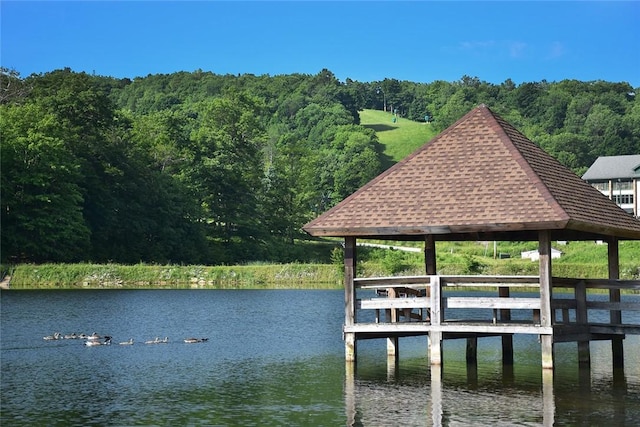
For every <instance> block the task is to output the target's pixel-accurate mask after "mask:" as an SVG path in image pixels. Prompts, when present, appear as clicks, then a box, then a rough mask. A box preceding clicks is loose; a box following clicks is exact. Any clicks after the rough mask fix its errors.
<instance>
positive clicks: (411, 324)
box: [352, 275, 640, 335]
mask: <svg viewBox="0 0 640 427" xmlns="http://www.w3.org/2000/svg"><path fill="white" fill-rule="evenodd" d="M552 284H553V287H554V288H569V289H573V290H574V294H573V297H571V296H570V297H568V298H567V297H566V295H567V294H560V293H559V294H558V295H557V296H555V295H553V296H552V300H551V310H552V313H551V314H552V315H551V319H552V325H553V326H558V328H557V330H556V332H559V333H560V332H563V331H564V332H566V333H567V334H568V335H570V334H571V333H572V332H571V331H570V329H571V328H573V330H574V332H575V330H577V329H576V328H578V329H580V328H582V331H583V332H587V333H593V334H624V333H631V334H640V325H638V324H636V323H637V322H636V323H629V322H627V323H624V322H623V321H622V320H624V319H622V315H621V313H622V311H640V304H639V303H638V302H633V301H624V300H622V301H621V300H620V299H619V298H617V299H616V298H613V300H609V301H603V300H602V298H600V300H595V299H594V298H593V297H591V296H590V295H591V294H592V293H589V292H588V290H589V289H601V290H609V291H614V295H615V291H619V290H622V289H626V290H640V281H637V280H636V281H630V280H607V279H568V278H553V279H552ZM354 286H355V288H356V295H357V297H356V318H355V325H354V328H353V329H352V330H353V331H354V332H358V331H362V332H368V331H374V330H375V331H378V332H381V331H383V330H388V331H397V332H400V331H403V330H407V331H416V332H417V331H424V332H427V331H429V330H434V329H437V330H441V331H442V332H445V333H446V332H452V333H463V332H466V331H477V332H484V333H492V332H495V333H511V332H513V333H551V332H550V330H548V328H540V327H541V325H540V310H541V306H542V304H541V303H542V301H541V298H540V294H539V286H540V284H539V277H538V276H441V275H425V276H400V277H395V276H394V277H375V278H356V279H354ZM367 290H371V291H373V292H371V293H369V292H366V291H367ZM362 291H365V292H362ZM454 291H463V292H454ZM464 291H468V292H464ZM476 291H477V292H478V294H476V295H474V293H475V292H476ZM461 293H462V294H463V295H460V294H461ZM524 293H527V295H525V296H519V295H523V294H524ZM532 293H533V296H532V295H531V294H532ZM618 294H619V292H618ZM569 295H571V294H569ZM596 295H597V294H596ZM367 310H373V311H374V313H375V315H374V316H373V318H374V319H375V320H373V322H374V325H375V326H377V327H375V328H373V326H374V325H371V323H372V322H371V319H372V316H370V315H369V316H366V315H364V312H366V311H367ZM593 310H599V311H609V313H610V316H607V319H606V321H596V320H597V319H596V318H595V317H594V318H593V319H591V318H590V317H591V315H590V313H591V312H592V311H593ZM358 313H360V314H362V315H359V314H358ZM599 317H600V318H602V315H601V316H599ZM609 318H610V319H609ZM366 325H369V327H367V326H366ZM403 325H404V326H403ZM420 325H421V326H420ZM532 326H533V327H534V328H532ZM563 327H564V329H563ZM585 328H586V329H585Z"/></svg>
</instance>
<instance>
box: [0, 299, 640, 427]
mask: <svg viewBox="0 0 640 427" xmlns="http://www.w3.org/2000/svg"><path fill="white" fill-rule="evenodd" d="M0 295H1V307H0V308H1V330H0V332H1V335H0V339H1V354H0V355H1V368H2V369H1V375H2V376H1V378H0V380H1V392H2V396H1V417H0V424H1V425H3V426H5V425H6V426H21V425H25V426H26V425H29V426H32V425H50V426H75V425H77V426H86V425H101V426H103V425H112V426H127V425H171V426H175V425H193V426H198V425H203V426H204V425H207V426H210V425H224V426H227V425H238V426H251V425H255V426H258V425H259V426H283V425H287V426H341V425H342V426H344V425H362V426H409V425H410V426H428V425H433V424H442V425H451V426H455V425H470V424H473V425H491V426H494V425H514V424H516V425H543V424H550V423H554V422H555V424H556V425H604V424H609V425H636V426H637V425H640V338H639V337H628V338H627V339H626V340H625V355H626V360H627V363H626V366H625V370H624V373H623V375H617V376H616V377H614V376H613V375H612V369H611V353H610V345H609V343H608V342H599V343H592V344H591V349H592V366H591V372H586V373H585V372H579V370H578V368H577V350H576V346H575V343H568V344H559V345H556V356H557V360H556V367H557V368H556V372H555V381H553V383H551V382H549V381H543V378H542V373H541V368H540V346H539V344H538V342H537V339H536V338H535V337H516V339H515V340H514V351H515V364H514V367H513V368H512V369H511V370H507V371H503V368H502V365H501V363H500V358H501V354H500V341H499V339H494V338H486V339H481V340H479V344H478V359H479V361H478V367H477V370H471V371H469V372H467V367H466V364H465V362H464V357H465V356H464V354H465V352H464V345H465V342H464V340H457V341H447V342H446V343H445V346H444V367H443V368H442V371H441V372H438V370H437V369H435V370H432V369H431V368H430V367H429V364H428V360H427V358H426V356H425V355H426V353H427V345H426V338H425V337H421V338H410V339H403V340H402V339H401V340H400V355H401V357H400V363H399V367H398V369H395V370H394V369H388V368H387V363H386V356H385V355H386V349H385V346H386V343H385V342H384V340H373V341H360V342H359V347H358V351H359V353H358V366H357V369H356V371H355V372H350V371H348V370H347V371H346V370H345V363H344V346H343V342H342V336H341V328H342V321H343V313H344V303H343V292H342V291H307V290H296V291H282V290H269V291H221V290H162V291H159V290H158V291H156V290H105V291H90V290H82V291H2V292H1V294H0ZM58 331H59V332H61V333H63V334H69V333H72V332H76V333H87V334H89V333H91V332H94V331H96V332H98V333H99V334H107V335H111V336H112V337H113V342H114V344H112V345H111V346H98V347H86V346H84V345H83V341H81V340H58V341H45V340H43V339H42V337H43V336H45V335H51V334H53V333H54V332H58ZM192 336H193V337H207V338H209V341H208V342H205V343H200V344H185V343H184V342H183V339H184V338H186V337H192ZM156 337H160V338H164V337H169V343H168V344H153V345H147V344H144V341H146V340H152V339H154V338H156ZM129 338H133V339H134V341H135V344H134V345H133V346H120V345H118V342H121V341H126V340H128V339H129ZM439 378H442V380H439Z"/></svg>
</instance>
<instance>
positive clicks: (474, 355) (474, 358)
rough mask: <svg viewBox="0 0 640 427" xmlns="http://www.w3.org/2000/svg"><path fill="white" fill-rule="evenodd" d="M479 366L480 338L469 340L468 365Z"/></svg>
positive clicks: (470, 338)
mask: <svg viewBox="0 0 640 427" xmlns="http://www.w3.org/2000/svg"><path fill="white" fill-rule="evenodd" d="M477 364H478V337H469V338H467V365H477Z"/></svg>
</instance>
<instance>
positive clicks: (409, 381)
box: [344, 339, 640, 426]
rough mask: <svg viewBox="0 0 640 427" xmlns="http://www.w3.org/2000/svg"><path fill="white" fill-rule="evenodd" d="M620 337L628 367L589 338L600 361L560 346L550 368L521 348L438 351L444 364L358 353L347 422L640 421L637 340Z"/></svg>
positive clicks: (350, 371)
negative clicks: (468, 355)
mask: <svg viewBox="0 0 640 427" xmlns="http://www.w3.org/2000/svg"><path fill="white" fill-rule="evenodd" d="M574 344H575V343H574ZM603 344H604V343H603ZM607 344H608V343H607ZM626 344H627V347H629V349H628V350H625V351H628V352H634V354H630V355H629V357H628V358H627V361H628V362H629V361H632V362H633V367H631V368H629V369H627V370H626V371H623V370H618V369H617V370H615V371H614V370H613V367H612V363H611V355H610V351H611V349H610V347H608V346H607V345H606V344H604V345H602V344H598V345H592V346H593V347H594V348H592V354H593V355H594V360H595V361H601V360H602V359H603V358H605V359H606V363H603V364H599V363H596V364H592V365H591V366H589V365H586V366H585V365H580V364H578V363H576V362H577V359H576V358H577V349H576V348H575V345H574V346H573V348H570V347H561V348H560V349H559V350H558V352H559V355H558V356H559V357H558V359H559V362H560V363H558V364H557V366H556V369H555V370H543V369H542V368H541V367H540V366H539V365H538V366H535V364H534V363H539V358H536V357H532V358H529V359H526V358H525V359H523V355H522V354H520V355H519V356H518V357H517V358H516V361H515V363H514V364H504V365H502V364H501V363H500V364H495V363H486V362H485V363H483V362H482V360H480V361H479V363H476V364H474V363H470V364H467V363H461V362H460V361H459V360H453V361H450V360H449V361H447V357H446V354H445V364H444V366H430V365H429V363H428V360H427V358H426V357H415V356H412V357H410V358H401V359H400V360H399V361H398V363H397V364H395V365H394V364H393V363H390V362H389V360H387V364H386V366H384V365H382V364H379V363H378V362H377V361H376V360H373V359H372V358H371V357H364V358H363V359H364V360H362V361H361V360H360V359H359V361H358V365H357V367H356V366H355V364H351V363H347V364H346V370H345V387H344V392H345V409H346V415H347V423H346V424H347V426H369V425H380V420H386V421H387V424H385V425H412V426H429V425H433V426H440V425H477V426H495V425H514V424H517V425H527V426H551V425H607V424H609V425H616V426H618V425H620V426H624V425H634V426H635V425H640V384H639V383H638V382H637V381H636V380H637V374H638V371H639V370H640V367H638V366H636V365H635V363H636V362H637V357H638V356H636V355H635V352H636V351H637V347H635V346H636V345H637V344H638V340H636V339H631V340H629V341H628V342H627V343H626ZM517 349H518V347H517V346H516V350H517ZM451 350H456V351H454V353H456V352H457V350H460V349H455V348H450V349H449V351H450V353H449V356H452V354H451ZM607 353H609V355H608V357H606V355H607ZM453 356H455V354H453ZM537 357H539V355H537ZM452 358H453V359H455V357H452ZM463 359H464V355H463ZM518 362H520V364H518ZM627 365H629V363H627Z"/></svg>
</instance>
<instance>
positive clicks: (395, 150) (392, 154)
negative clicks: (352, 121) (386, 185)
mask: <svg viewBox="0 0 640 427" xmlns="http://www.w3.org/2000/svg"><path fill="white" fill-rule="evenodd" d="M360 124H361V125H363V126H365V127H367V128H371V129H373V130H375V131H376V134H377V135H378V139H379V140H380V143H381V144H382V145H383V146H384V154H385V155H386V156H387V157H388V161H389V164H386V165H385V167H389V166H391V164H393V163H396V162H398V161H400V160H402V159H404V158H405V157H407V156H408V155H409V154H411V153H413V152H414V151H415V150H416V149H418V148H419V147H421V146H422V145H424V144H425V143H426V142H428V141H429V140H430V139H431V138H433V137H434V136H436V132H435V131H433V130H432V128H431V125H430V124H428V123H420V122H414V121H412V120H408V119H404V118H402V117H400V118H398V119H397V120H396V122H395V123H394V122H393V116H392V115H391V113H385V112H384V111H379V110H362V111H360Z"/></svg>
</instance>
